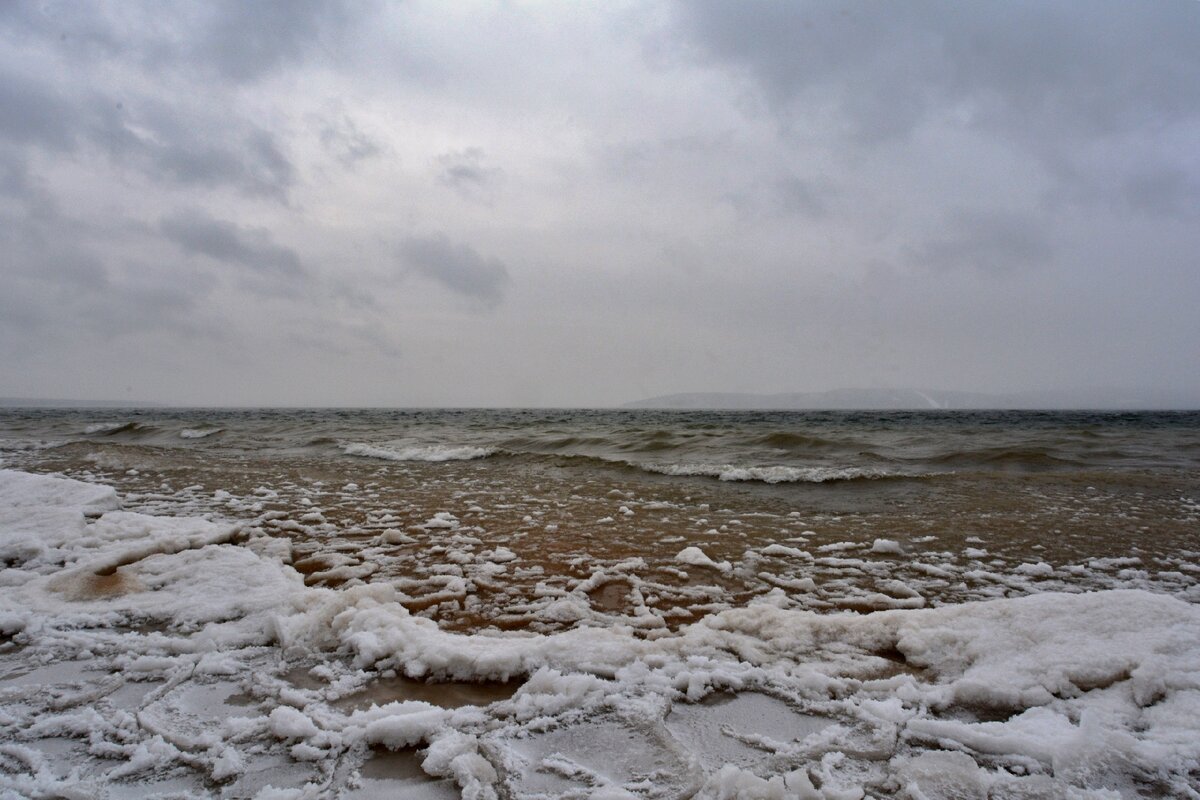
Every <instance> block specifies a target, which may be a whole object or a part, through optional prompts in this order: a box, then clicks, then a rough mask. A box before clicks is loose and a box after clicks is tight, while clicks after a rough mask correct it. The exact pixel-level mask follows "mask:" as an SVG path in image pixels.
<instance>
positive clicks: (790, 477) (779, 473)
mask: <svg viewBox="0 0 1200 800" xmlns="http://www.w3.org/2000/svg"><path fill="white" fill-rule="evenodd" d="M635 466H637V467H639V468H641V469H644V470H646V471H647V472H657V473H659V474H661V475H680V476H682V475H687V476H701V477H708V478H717V479H718V480H722V481H759V482H761V483H828V482H830V481H855V480H876V479H880V478H911V477H920V476H916V475H905V474H902V473H897V472H891V471H888V470H882V469H872V468H867V467H785V466H773V467H746V466H738V465H736V464H637V465H635Z"/></svg>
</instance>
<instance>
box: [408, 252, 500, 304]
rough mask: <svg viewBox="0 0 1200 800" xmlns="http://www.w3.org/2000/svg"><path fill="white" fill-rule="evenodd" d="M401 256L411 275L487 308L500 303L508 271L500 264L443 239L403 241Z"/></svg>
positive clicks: (498, 261) (497, 260)
mask: <svg viewBox="0 0 1200 800" xmlns="http://www.w3.org/2000/svg"><path fill="white" fill-rule="evenodd" d="M400 256H401V258H402V259H403V261H404V263H405V264H406V265H407V266H408V267H409V268H410V269H411V270H412V271H413V272H415V273H417V274H419V275H423V276H425V277H426V278H430V279H432V280H435V281H437V282H438V283H440V284H442V285H443V286H445V287H446V288H447V289H449V290H451V291H452V292H455V293H456V294H460V295H462V296H464V297H467V298H470V299H472V300H477V301H479V302H481V303H482V304H483V305H485V306H489V307H491V306H495V305H497V304H498V303H499V302H500V300H501V299H502V298H503V296H504V289H505V287H506V286H507V285H508V283H509V277H508V268H507V267H506V266H505V265H504V263H503V262H502V261H500V260H499V259H496V258H484V257H483V256H481V255H480V254H479V253H477V252H476V251H475V250H474V249H473V248H471V247H470V246H468V245H465V244H459V243H455V242H452V241H450V239H448V238H447V237H446V236H445V235H437V236H426V237H420V236H414V237H411V238H408V239H405V240H404V241H403V242H402V243H401V245H400Z"/></svg>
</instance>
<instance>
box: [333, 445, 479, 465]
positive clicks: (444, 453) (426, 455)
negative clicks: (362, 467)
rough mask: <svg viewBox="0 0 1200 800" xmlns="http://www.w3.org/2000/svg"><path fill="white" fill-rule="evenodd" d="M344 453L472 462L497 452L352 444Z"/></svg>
mask: <svg viewBox="0 0 1200 800" xmlns="http://www.w3.org/2000/svg"><path fill="white" fill-rule="evenodd" d="M342 452H343V453H345V454H346V455H348V456H362V457H364V458H382V459H385V460H387V461H470V460H472V459H476V458H487V457H488V456H490V455H492V454H494V453H495V452H496V450H495V448H492V447H471V446H469V445H441V444H419V445H404V446H391V447H389V446H381V445H376V444H364V443H362V442H351V443H349V444H344V445H342Z"/></svg>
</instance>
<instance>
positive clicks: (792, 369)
mask: <svg viewBox="0 0 1200 800" xmlns="http://www.w3.org/2000/svg"><path fill="white" fill-rule="evenodd" d="M0 41H2V42H3V43H4V46H3V48H2V49H0V277H2V278H3V284H4V290H3V291H0V395H4V396H10V397H13V396H22V397H54V398H64V399H109V400H121V399H122V398H136V399H139V400H143V401H157V402H162V403H167V404H172V405H192V406H209V405H221V406H248V405H276V406H278V405H288V406H297V405H314V406H337V405H347V406H365V405H374V406H442V405H449V406H614V405H619V404H621V403H625V402H629V401H633V400H637V399H639V398H649V397H655V396H662V395H669V394H673V393H682V392H751V393H764V394H770V393H781V392H804V391H823V390H830V389H835V388H838V387H847V386H867V387H938V388H941V389H945V390H956V391H970V392H981V393H993V394H1009V393H1019V392H1030V391H1046V390H1075V391H1078V390H1082V389H1084V388H1085V387H1097V386H1110V387H1118V388H1120V389H1122V390H1136V391H1143V392H1146V393H1149V394H1153V395H1154V396H1161V397H1165V398H1177V400H1175V401H1173V402H1176V403H1178V404H1179V405H1180V406H1191V407H1196V406H1197V405H1200V314H1198V313H1197V311H1196V309H1197V308H1200V264H1198V263H1197V259H1198V256H1197V254H1198V253H1200V147H1198V146H1197V144H1196V142H1198V141H1200V81H1198V80H1197V79H1196V76H1197V75H1200V48H1197V47H1196V42H1197V41H1200V4H1197V3H1193V2H1184V1H1183V0H1178V1H1177V2H1162V3H1155V4H1149V5H1136V4H1132V3H1124V4H1123V3H1109V2H1095V3H1083V2H1051V3H1016V4H993V5H986V6H985V5H961V4H956V3H951V2H916V3H906V4H903V5H901V4H890V3H882V2H879V3H866V4H859V5H854V6H840V5H834V4H803V3H798V4H786V5H784V4H773V3H744V4H727V3H720V2H693V3H671V2H663V3H619V4H604V5H594V6H575V5H572V6H552V5H547V6H540V5H525V6H522V5H509V4H471V5H466V6H453V7H447V6H444V5H438V4H431V3H411V4H404V5H386V4H375V3H370V4H368V3H353V4H351V3H345V4H342V3H333V2H315V1H314V2H296V3H255V4H242V3H236V2H213V3H203V4H202V3H193V4H172V5H169V6H167V5H155V4H149V3H116V2H109V3H103V2H101V3H94V4H87V5H82V4H81V5H69V4H58V3H38V2H12V3H6V4H4V5H3V6H2V7H0Z"/></svg>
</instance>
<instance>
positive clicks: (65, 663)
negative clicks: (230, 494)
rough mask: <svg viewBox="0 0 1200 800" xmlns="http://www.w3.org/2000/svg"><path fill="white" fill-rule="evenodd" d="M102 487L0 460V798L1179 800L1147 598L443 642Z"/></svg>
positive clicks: (1179, 695)
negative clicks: (458, 690)
mask: <svg viewBox="0 0 1200 800" xmlns="http://www.w3.org/2000/svg"><path fill="white" fill-rule="evenodd" d="M102 489H103V487H92V486H90V485H89V484H81V483H79V482H76V481H68V480H65V479H59V478H51V477H43V476H28V475H24V474H21V473H11V472H0V496H2V497H4V498H6V502H7V503H8V504H7V505H6V506H4V507H3V509H2V512H3V516H0V520H2V522H0V541H3V542H6V543H7V542H10V541H16V540H20V541H24V542H39V541H40V543H41V546H40V547H33V546H29V547H25V548H24V549H21V550H15V549H14V550H10V551H6V556H5V558H6V562H7V568H6V569H5V570H4V571H3V572H2V573H0V578H3V580H2V581H0V633H2V634H3V640H2V642H3V643H2V644H0V796H5V797H212V796H217V797H261V798H299V797H341V798H363V797H372V796H375V797H378V796H405V797H418V798H420V797H431V798H432V797H453V796H460V795H461V796H464V797H469V798H501V797H503V798H550V797H565V798H598V799H599V798H629V797H644V798H674V797H678V798H683V797H693V796H696V797H705V798H791V797H794V798H827V799H832V798H860V797H863V796H898V797H909V798H971V797H979V798H984V797H1022V798H1117V797H1136V796H1146V795H1150V796H1178V797H1197V796H1200V772H1198V771H1197V768H1196V764H1198V763H1200V609H1198V608H1197V607H1196V606H1194V605H1191V604H1188V603H1184V602H1182V601H1179V600H1177V599H1173V598H1171V597H1167V596H1163V595H1155V594H1150V593H1147V592H1143V591H1105V592H1096V593H1091V594H1075V595H1066V594H1057V593H1047V594H1041V595H1034V596H1030V597H1025V598H1020V599H1007V600H992V601H985V602H973V603H965V604H961V605H957V606H950V607H943V608H936V609H915V610H892V611H881V612H875V613H869V614H850V613H842V614H818V613H814V612H811V611H802V610H796V609H788V608H783V607H781V606H782V605H784V604H785V601H786V598H785V596H784V594H783V591H782V590H779V591H777V592H775V593H773V594H769V595H767V596H765V597H763V598H760V599H759V601H757V602H755V603H754V604H752V605H749V606H745V607H741V608H735V609H730V610H726V611H723V612H721V613H717V614H713V615H710V616H708V617H706V618H703V619H702V620H701V621H699V622H697V623H695V624H693V625H691V626H688V627H686V628H683V629H682V630H681V631H679V632H678V633H669V632H667V631H665V630H660V631H654V632H652V635H650V636H645V635H642V636H638V635H636V633H635V631H634V629H633V628H628V627H626V628H622V627H616V626H610V627H604V628H575V629H571V630H567V631H565V632H562V633H557V634H553V635H539V634H519V635H512V634H510V635H505V634H501V633H486V632H485V633H478V634H475V635H460V634H453V633H448V632H445V631H442V630H440V629H439V628H438V627H437V626H436V624H435V623H433V622H432V621H430V620H428V619H425V618H422V617H416V616H413V615H411V614H410V613H409V612H408V611H407V610H406V609H405V607H404V606H403V605H401V603H400V599H401V593H400V592H399V591H398V590H397V589H396V588H394V587H392V586H389V585H386V584H377V585H368V586H355V587H351V588H347V589H343V590H331V589H324V588H309V587H305V585H304V583H303V581H302V580H301V578H300V576H299V574H298V573H296V572H295V571H294V570H293V569H292V568H291V567H290V566H288V565H287V564H286V563H285V562H286V561H287V560H288V559H289V557H290V556H289V552H288V550H289V545H288V543H287V542H286V540H281V539H273V538H268V537H265V536H250V537H244V536H242V535H240V534H239V532H238V531H237V529H236V528H234V527H233V526H229V525H225V524H221V523H219V522H212V521H208V520H203V519H186V518H172V517H152V516H146V515H141V514H132V513H127V512H120V511H109V512H108V513H105V514H104V515H103V516H101V517H100V518H99V519H98V520H94V521H90V522H89V521H87V520H86V518H85V517H84V509H85V508H87V509H92V508H94V507H95V498H97V497H102V498H103V497H107V498H109V499H107V500H102V503H106V504H108V505H110V506H111V505H115V496H112V495H111V494H105V493H103V492H102V491H101V490H102ZM18 504H20V505H19V506H18ZM39 537H41V538H40V539H39ZM550 608H553V606H551V607H550ZM546 613H550V609H549V608H548V609H547V611H546ZM405 676H407V678H406V677H405ZM412 678H421V679H430V678H432V679H437V680H441V681H450V680H457V681H473V682H481V681H507V682H508V683H507V688H505V687H500V688H497V689H496V690H495V691H493V692H492V693H491V694H488V692H486V691H484V690H483V688H480V689H479V690H478V692H477V693H476V694H474V695H471V694H469V693H468V697H471V698H474V699H471V700H470V701H469V702H467V703H466V704H465V705H464V704H461V703H458V702H449V701H448V700H447V699H446V695H438V694H437V692H436V691H430V690H429V688H428V687H425V685H424V684H420V683H416V682H414V681H412V680H411V679H412ZM414 687H420V688H422V691H421V692H418V691H416V689H415V688H414ZM434 688H436V687H434ZM501 689H503V691H501ZM364 698H365V699H364ZM392 753H394V756H392V755H390V754H392ZM389 759H392V760H389ZM397 764H399V765H401V766H404V765H408V766H406V767H404V768H403V769H401V768H400V767H398V766H397Z"/></svg>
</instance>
